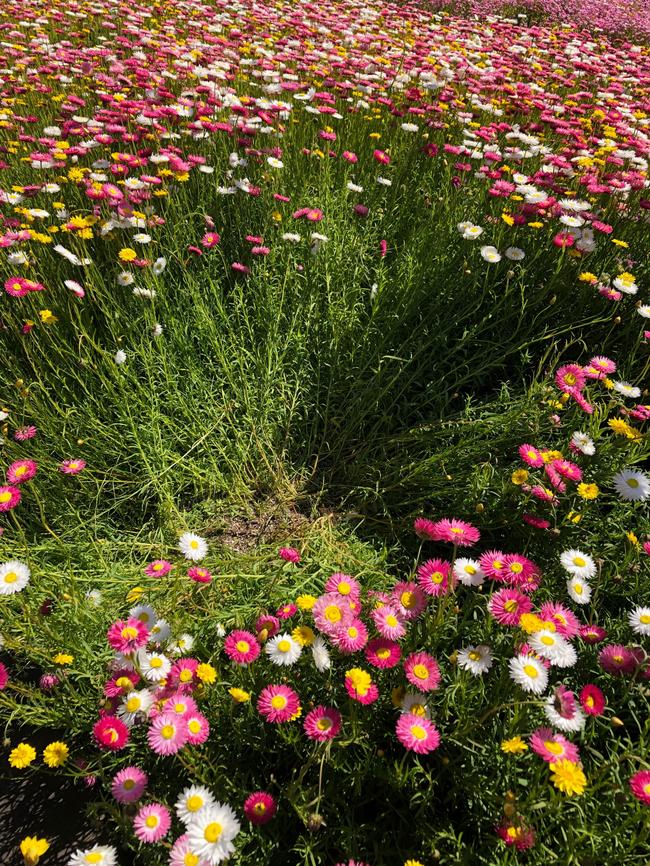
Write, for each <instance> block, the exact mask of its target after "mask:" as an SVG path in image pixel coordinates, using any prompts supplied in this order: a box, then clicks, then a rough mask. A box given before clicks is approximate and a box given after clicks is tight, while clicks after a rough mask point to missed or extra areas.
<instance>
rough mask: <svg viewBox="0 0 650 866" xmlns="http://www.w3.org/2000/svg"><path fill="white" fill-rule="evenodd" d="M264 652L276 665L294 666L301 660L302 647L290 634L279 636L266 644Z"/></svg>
mask: <svg viewBox="0 0 650 866" xmlns="http://www.w3.org/2000/svg"><path fill="white" fill-rule="evenodd" d="M264 652H265V653H266V654H267V656H268V657H269V658H270V659H271V661H272V662H273V663H274V664H276V665H286V666H289V665H293V664H295V663H296V662H297V661H298V659H299V658H300V653H301V652H302V647H301V646H300V644H299V643H298V642H297V641H295V640H294V639H293V638H292V637H291V635H290V634H278V635H276V636H275V637H274V638H271V640H269V641H267V642H266V645H265V646H264Z"/></svg>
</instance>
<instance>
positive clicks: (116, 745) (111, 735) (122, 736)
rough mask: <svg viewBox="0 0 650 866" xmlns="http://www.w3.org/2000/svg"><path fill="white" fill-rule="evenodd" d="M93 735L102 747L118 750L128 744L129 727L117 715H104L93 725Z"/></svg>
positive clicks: (113, 750)
mask: <svg viewBox="0 0 650 866" xmlns="http://www.w3.org/2000/svg"><path fill="white" fill-rule="evenodd" d="M93 736H94V737H95V740H96V741H97V745H98V746H99V747H100V749H110V750H111V751H112V752H117V751H119V749H123V748H124V746H126V744H127V742H128V739H129V729H128V728H127V726H126V725H125V724H124V722H123V721H122V720H121V719H118V718H117V716H110V715H108V716H103V717H102V718H101V719H99V721H98V722H95V724H94V725H93Z"/></svg>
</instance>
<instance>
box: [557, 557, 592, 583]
mask: <svg viewBox="0 0 650 866" xmlns="http://www.w3.org/2000/svg"><path fill="white" fill-rule="evenodd" d="M560 563H561V565H562V568H564V570H565V571H568V572H569V574H572V575H574V576H575V577H582V578H584V579H585V580H589V578H590V577H593V576H594V574H596V563H595V562H594V561H593V559H592V558H591V557H590V556H589V555H588V554H587V553H583V552H582V551H581V550H565V551H564V552H563V553H562V554H561V555H560Z"/></svg>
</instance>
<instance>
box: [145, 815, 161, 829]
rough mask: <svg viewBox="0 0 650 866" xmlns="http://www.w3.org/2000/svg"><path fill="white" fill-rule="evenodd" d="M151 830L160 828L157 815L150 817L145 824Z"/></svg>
mask: <svg viewBox="0 0 650 866" xmlns="http://www.w3.org/2000/svg"><path fill="white" fill-rule="evenodd" d="M144 823H145V824H146V825H147V827H149V829H150V830H153V829H154V827H157V826H158V817H157V816H156V815H149V816H148V817H147V818H146V819H145V822H144Z"/></svg>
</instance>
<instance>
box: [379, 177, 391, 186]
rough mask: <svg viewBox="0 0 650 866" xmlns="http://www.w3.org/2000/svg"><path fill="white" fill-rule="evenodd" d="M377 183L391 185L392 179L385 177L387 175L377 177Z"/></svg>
mask: <svg viewBox="0 0 650 866" xmlns="http://www.w3.org/2000/svg"><path fill="white" fill-rule="evenodd" d="M377 183H378V184H379V185H380V186H392V185H393V181H392V180H390V178H387V177H378V178H377Z"/></svg>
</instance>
